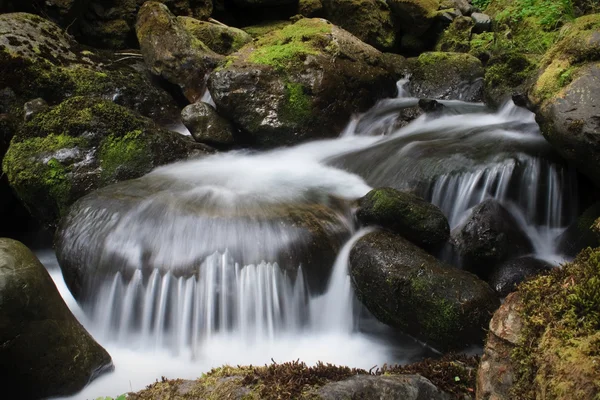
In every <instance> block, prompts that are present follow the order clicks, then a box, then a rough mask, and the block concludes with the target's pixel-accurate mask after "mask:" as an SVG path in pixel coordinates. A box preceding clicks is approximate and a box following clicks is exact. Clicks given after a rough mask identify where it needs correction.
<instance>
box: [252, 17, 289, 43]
mask: <svg viewBox="0 0 600 400" xmlns="http://www.w3.org/2000/svg"><path fill="white" fill-rule="evenodd" d="M291 24H292V21H274V22H267V23H264V24H260V25H252V26H247V27H245V28H242V30H243V31H244V32H246V33H247V34H248V35H250V36H252V37H253V38H255V39H256V38H259V37H261V36H263V35H266V34H267V33H270V32H273V31H276V30H279V29H283V28H285V27H286V26H289V25H291Z"/></svg>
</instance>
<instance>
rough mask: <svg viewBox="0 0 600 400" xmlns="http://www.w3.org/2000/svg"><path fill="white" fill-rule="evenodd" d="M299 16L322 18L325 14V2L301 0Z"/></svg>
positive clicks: (299, 2)
mask: <svg viewBox="0 0 600 400" xmlns="http://www.w3.org/2000/svg"><path fill="white" fill-rule="evenodd" d="M298 14H300V15H302V16H304V17H306V18H313V17H320V16H321V14H323V2H322V1H321V0H299V1H298Z"/></svg>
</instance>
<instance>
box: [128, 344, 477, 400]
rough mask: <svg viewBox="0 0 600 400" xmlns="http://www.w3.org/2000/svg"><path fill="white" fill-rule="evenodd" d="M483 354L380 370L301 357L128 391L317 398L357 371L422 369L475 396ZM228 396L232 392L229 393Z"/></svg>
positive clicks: (133, 398)
mask: <svg viewBox="0 0 600 400" xmlns="http://www.w3.org/2000/svg"><path fill="white" fill-rule="evenodd" d="M478 362H479V359H478V358H476V357H469V356H465V355H455V354H449V355H446V356H444V357H442V358H441V359H426V360H423V361H421V362H418V363H415V364H410V365H406V366H400V365H396V366H388V365H384V366H383V367H382V368H380V369H377V370H371V371H366V370H363V369H357V368H348V367H343V366H335V365H332V364H325V363H321V362H319V363H317V364H316V365H315V366H308V365H306V364H305V363H303V362H300V361H292V362H286V363H281V364H278V363H272V364H269V365H265V366H262V367H255V366H252V365H250V366H237V367H232V366H223V367H220V368H215V369H213V370H211V371H210V372H208V373H206V374H204V375H202V377H200V378H199V379H197V380H196V381H183V380H181V379H175V380H168V379H165V378H163V379H162V380H161V381H160V382H156V383H154V384H152V385H149V386H148V387H147V388H146V389H145V390H142V391H140V392H137V393H129V394H128V396H127V398H128V399H129V400H150V399H157V398H170V399H178V400H192V399H215V400H216V399H224V398H243V399H262V400H277V399H315V398H319V397H318V395H317V393H316V390H315V389H318V388H319V387H321V386H323V385H325V384H327V383H330V382H339V381H342V380H345V379H347V378H350V377H352V376H355V375H369V374H370V375H401V374H419V375H421V376H423V377H425V378H427V379H429V380H430V381H431V382H432V383H433V384H434V385H436V386H437V387H438V388H440V389H441V390H443V391H445V392H446V393H449V394H450V395H452V397H453V398H456V399H459V398H460V399H464V398H465V397H466V396H471V395H472V393H473V392H474V388H475V369H476V368H477V364H478ZM228 396H229V397H228Z"/></svg>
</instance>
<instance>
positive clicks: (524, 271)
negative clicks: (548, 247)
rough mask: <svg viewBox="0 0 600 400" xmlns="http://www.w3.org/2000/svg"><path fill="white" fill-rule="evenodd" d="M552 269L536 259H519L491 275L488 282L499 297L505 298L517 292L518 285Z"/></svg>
mask: <svg viewBox="0 0 600 400" xmlns="http://www.w3.org/2000/svg"><path fill="white" fill-rule="evenodd" d="M551 269H552V266H551V265H550V264H548V263H547V262H545V261H543V260H540V259H537V258H534V257H519V258H515V259H514V260H509V261H507V262H505V263H503V264H502V265H500V266H499V267H497V268H496V269H494V271H493V272H492V273H491V275H490V277H489V278H488V280H487V282H488V283H489V284H490V286H491V287H492V289H494V290H495V291H496V293H498V296H500V297H505V296H507V295H508V294H509V293H511V292H513V291H515V289H516V288H517V285H518V284H519V283H521V282H523V281H524V280H525V279H527V278H531V277H533V276H536V275H540V274H543V273H545V272H548V271H550V270H551Z"/></svg>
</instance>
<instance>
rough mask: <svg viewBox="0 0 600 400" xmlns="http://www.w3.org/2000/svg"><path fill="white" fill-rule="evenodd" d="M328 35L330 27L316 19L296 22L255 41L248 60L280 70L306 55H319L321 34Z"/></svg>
mask: <svg viewBox="0 0 600 400" xmlns="http://www.w3.org/2000/svg"><path fill="white" fill-rule="evenodd" d="M330 32H331V25H329V24H326V23H323V22H321V21H320V20H311V19H303V20H300V21H298V22H296V23H295V24H293V25H289V26H286V27H285V28H283V29H281V30H277V31H273V32H271V33H268V34H266V35H265V36H262V37H261V38H260V39H258V41H257V42H256V45H255V46H256V50H254V51H253V52H252V53H251V54H250V56H249V57H248V61H250V62H253V63H256V64H262V65H269V66H271V67H273V68H276V69H280V70H283V69H285V68H286V67H287V66H289V64H290V63H297V62H302V61H303V58H304V57H305V56H307V55H310V54H319V52H321V51H322V50H323V46H322V45H323V43H324V42H326V39H324V38H323V35H325V34H327V33H330Z"/></svg>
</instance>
